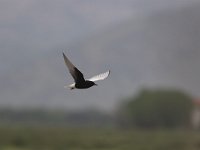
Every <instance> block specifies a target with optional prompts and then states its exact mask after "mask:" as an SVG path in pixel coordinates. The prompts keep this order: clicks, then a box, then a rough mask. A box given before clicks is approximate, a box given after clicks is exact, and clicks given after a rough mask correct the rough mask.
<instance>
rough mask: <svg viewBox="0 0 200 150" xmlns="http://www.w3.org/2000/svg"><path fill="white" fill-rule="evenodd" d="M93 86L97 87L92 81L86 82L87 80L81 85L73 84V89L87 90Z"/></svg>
mask: <svg viewBox="0 0 200 150" xmlns="http://www.w3.org/2000/svg"><path fill="white" fill-rule="evenodd" d="M94 85H97V84H95V83H94V82H92V81H87V80H86V81H84V82H81V83H75V87H76V88H77V89H87V88H90V87H92V86H94Z"/></svg>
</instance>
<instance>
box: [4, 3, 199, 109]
mask: <svg viewBox="0 0 200 150" xmlns="http://www.w3.org/2000/svg"><path fill="white" fill-rule="evenodd" d="M195 4H199V2H198V0H101V1H100V0H85V1H82V0H57V1H54V0H20V1H18V0H1V1H0V22H1V24H0V95H1V97H0V104H1V106H2V107H4V106H13V107H51V108H57V107H58V108H62V107H64V108H67V109H77V108H84V107H97V108H100V109H104V110H112V109H114V108H115V106H116V105H117V102H118V101H119V100H120V99H121V98H122V97H125V96H129V95H132V94H133V93H135V92H136V91H137V90H138V89H139V88H140V87H143V86H148V85H157V83H159V84H158V85H168V86H175V87H176V86H177V87H181V88H182V87H183V89H185V90H186V91H189V92H191V93H192V94H194V95H195V96H198V94H197V93H198V88H199V83H198V82H196V79H198V78H197V76H195V75H190V74H188V73H186V74H185V73H184V71H185V68H184V67H187V66H188V68H189V71H190V72H193V71H194V70H197V69H198V65H197V64H198V58H199V52H198V50H197V49H198V46H199V44H198V43H199V40H198V39H197V38H196V37H199V34H198V33H199V31H200V30H199V28H198V26H196V25H195V21H196V22H197V23H196V24H198V19H199V18H198V15H195V14H196V11H191V13H190V12H188V10H190V9H188V10H186V11H184V13H185V14H186V15H185V16H183V15H181V14H182V13H181V11H178V12H177V13H176V10H181V9H184V8H185V7H191V6H195ZM196 9H197V8H196ZM171 11H172V12H174V14H170V12H171ZM165 14H167V15H165ZM168 14H169V15H168ZM187 14H188V16H187ZM190 15H191V16H190ZM160 16H161V17H160ZM173 16H177V18H178V19H177V18H176V17H173ZM165 17H166V19H169V21H171V22H165V21H164V20H165V19H163V18H165ZM195 17H196V18H195ZM157 18H158V21H157ZM192 18H194V19H193V20H192ZM153 19H155V21H154V20H153ZM193 21H194V24H191V23H192V22H193ZM188 22H190V23H188ZM163 24H164V25H163ZM180 24H181V25H182V24H183V27H182V28H180V29H179V27H178V26H179V25H180ZM191 28H193V29H194V31H193V30H192V29H191ZM165 29H166V30H165ZM161 33H162V34H161ZM185 35H187V36H185ZM193 35H194V36H193ZM148 36H149V38H148ZM154 36H155V38H152V39H151V38H150V37H154ZM173 37H174V39H175V40H177V39H178V38H179V37H181V38H183V37H185V38H183V39H182V40H180V41H179V44H178V45H176V43H177V42H174V40H173ZM132 40H133V42H132ZM155 40H156V41H155ZM157 41H160V42H157ZM183 41H184V42H183ZM181 43H183V44H181ZM155 44H156V45H157V46H155ZM170 45H172V46H171V47H170ZM181 45H183V47H187V46H188V48H190V47H193V48H192V49H191V51H193V52H192V54H191V53H189V52H188V50H184V48H180V47H181ZM148 47H150V49H149V50H148ZM163 47H165V48H166V50H165V51H161V50H158V49H159V48H163ZM120 48H121V49H120ZM154 48H155V50H153V49H154ZM167 48H171V49H174V50H173V51H170V50H167ZM151 49H152V50H151ZM179 49H181V56H179V54H180V50H179ZM62 51H64V52H66V54H67V56H68V57H69V58H70V59H71V60H72V62H73V63H75V64H76V65H77V66H78V68H79V67H80V70H81V71H83V72H85V75H86V76H87V77H90V76H92V75H95V74H98V73H101V72H104V71H106V70H108V69H110V70H111V75H110V77H109V78H108V79H107V80H105V81H102V82H101V83H100V82H99V86H98V87H94V88H92V89H89V90H85V91H79V90H77V91H73V92H72V91H69V90H66V89H64V88H63V86H64V85H65V84H70V83H71V82H73V79H72V78H71V76H70V74H69V73H68V71H67V68H66V67H65V66H64V63H63V60H62V55H61V53H62ZM183 53H184V54H183ZM175 54H176V55H175ZM165 55H166V56H167V59H165V57H164V56H165ZM194 57H195V59H193V58H194ZM168 58H169V59H168ZM188 58H190V62H189V63H188V62H185V60H186V59H188ZM132 59H133V61H132ZM142 59H143V61H141V60H142ZM170 59H172V60H170ZM174 60H178V61H177V63H175V64H174V63H173V64H171V63H170V62H176V61H174ZM160 62H162V63H163V64H161V65H160ZM194 63H195V64H194ZM170 66H173V70H171V71H167V73H168V74H166V72H165V71H166V70H167V69H165V68H169V67H170ZM158 68H159V69H158ZM163 68H164V69H163ZM179 68H183V69H180V71H178V73H177V70H178V69H179ZM152 69H153V70H154V71H152ZM187 72H188V70H187ZM177 74H178V76H176V75H177ZM181 74H184V75H183V77H182V76H181V77H180V75H181ZM194 74H196V75H199V74H198V72H197V73H195V71H194ZM187 76H189V77H187ZM181 78H183V79H181ZM185 78H187V80H186V79H185ZM191 78H193V79H191ZM183 81H184V82H183ZM160 83H163V84H160ZM174 83H177V84H174ZM186 85H187V86H186Z"/></svg>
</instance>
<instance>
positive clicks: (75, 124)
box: [0, 89, 200, 150]
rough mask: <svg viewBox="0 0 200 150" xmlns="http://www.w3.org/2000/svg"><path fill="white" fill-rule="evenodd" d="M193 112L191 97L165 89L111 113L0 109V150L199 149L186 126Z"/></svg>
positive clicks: (196, 136)
mask: <svg viewBox="0 0 200 150" xmlns="http://www.w3.org/2000/svg"><path fill="white" fill-rule="evenodd" d="M192 108H193V104H192V98H191V97H190V96H189V95H187V94H186V93H184V92H181V91H178V90H166V89H158V90H156V89H155V90H151V89H145V90H142V91H140V92H139V93H138V94H137V95H136V96H133V97H130V98H127V99H125V100H123V101H122V103H121V105H120V107H119V109H118V111H117V113H115V114H114V115H113V114H112V115H111V114H107V113H105V112H101V111H98V110H95V109H90V110H80V111H74V112H71V111H70V112H67V111H65V110H48V109H28V108H27V109H12V108H4V109H3V108H2V109H0V150H36V149H37V150H68V149H70V150H130V149H134V150H199V149H200V134H199V132H198V131H196V132H195V131H194V130H191V128H188V127H190V120H191V111H192ZM118 125H120V126H121V127H128V128H118ZM146 129H148V130H146ZM150 129H151V130H150Z"/></svg>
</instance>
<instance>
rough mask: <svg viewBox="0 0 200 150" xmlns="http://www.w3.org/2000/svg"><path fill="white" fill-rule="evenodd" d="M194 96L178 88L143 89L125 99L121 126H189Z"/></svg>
mask: <svg viewBox="0 0 200 150" xmlns="http://www.w3.org/2000/svg"><path fill="white" fill-rule="evenodd" d="M192 108H193V104H192V98H191V97H190V96H189V95H187V94H185V93H184V92H181V91H178V90H165V89H158V90H150V89H145V90H142V91H141V92H140V93H139V94H138V95H137V96H134V97H131V98H128V99H127V100H125V101H123V104H122V105H121V106H120V109H119V116H120V117H119V119H118V120H119V123H120V125H121V126H128V125H129V126H134V127H143V128H177V127H189V125H190V122H191V110H192Z"/></svg>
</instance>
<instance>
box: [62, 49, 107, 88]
mask: <svg viewBox="0 0 200 150" xmlns="http://www.w3.org/2000/svg"><path fill="white" fill-rule="evenodd" d="M63 57H64V61H65V64H66V66H67V67H68V69H69V72H70V74H71V75H72V77H73V78H74V82H75V83H72V84H70V85H69V86H65V87H69V88H70V89H71V90H72V89H87V88H90V87H92V86H94V85H97V84H96V83H95V81H99V80H104V79H106V78H107V77H108V76H109V74H110V70H108V71H106V72H105V73H101V74H99V75H96V76H94V77H92V78H90V79H86V80H85V78H84V76H83V74H82V73H81V72H80V71H79V70H78V69H77V68H76V67H75V66H74V65H73V64H72V63H71V62H70V60H69V59H68V58H67V57H66V55H65V54H64V52H63Z"/></svg>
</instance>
